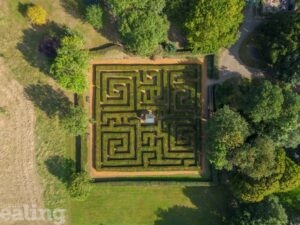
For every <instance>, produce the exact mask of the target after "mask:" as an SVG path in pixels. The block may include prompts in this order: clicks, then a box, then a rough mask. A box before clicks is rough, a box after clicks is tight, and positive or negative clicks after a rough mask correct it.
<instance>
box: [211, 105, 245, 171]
mask: <svg viewBox="0 0 300 225" xmlns="http://www.w3.org/2000/svg"><path fill="white" fill-rule="evenodd" d="M249 134H250V131H249V127H248V124H247V122H246V121H245V120H244V119H243V118H242V117H241V115H240V114H239V113H237V112H234V111H232V110H231V109H230V108H229V107H228V106H224V107H223V108H221V109H219V110H218V111H217V112H216V113H215V115H214V116H213V117H212V118H211V119H210V120H209V121H208V122H207V124H206V136H207V153H208V156H209V160H210V162H211V163H212V164H213V165H214V166H215V167H216V168H217V169H222V168H225V167H228V165H229V162H228V159H227V156H228V155H229V152H230V151H231V150H232V149H234V148H237V147H240V146H241V145H242V144H243V143H244V141H245V139H246V138H247V136H248V135H249Z"/></svg>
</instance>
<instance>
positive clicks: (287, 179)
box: [280, 157, 300, 192]
mask: <svg viewBox="0 0 300 225" xmlns="http://www.w3.org/2000/svg"><path fill="white" fill-rule="evenodd" d="M297 187H300V166H299V165H297V164H296V163H294V162H293V161H292V160H291V159H290V158H288V157H286V160H285V171H284V174H283V176H282V178H281V180H280V188H281V190H282V191H284V192H287V191H290V190H293V189H295V188H297Z"/></svg>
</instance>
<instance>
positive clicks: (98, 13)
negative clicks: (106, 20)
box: [85, 5, 103, 30]
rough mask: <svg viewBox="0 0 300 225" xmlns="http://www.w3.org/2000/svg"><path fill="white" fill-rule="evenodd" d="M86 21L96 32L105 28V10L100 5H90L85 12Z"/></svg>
mask: <svg viewBox="0 0 300 225" xmlns="http://www.w3.org/2000/svg"><path fill="white" fill-rule="evenodd" d="M85 19H86V21H87V22H88V23H89V24H91V25H92V26H93V27H94V28H95V29H96V30H100V29H101V28H102V27H103V10H102V8H101V7H100V5H89V6H88V7H87V8H86V11H85Z"/></svg>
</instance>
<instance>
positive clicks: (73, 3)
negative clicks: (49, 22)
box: [60, 0, 85, 19]
mask: <svg viewBox="0 0 300 225" xmlns="http://www.w3.org/2000/svg"><path fill="white" fill-rule="evenodd" d="M60 4H61V6H62V7H63V8H64V9H65V11H66V12H67V13H69V14H70V15H72V16H73V17H75V18H79V19H82V18H83V15H84V12H85V0H60Z"/></svg>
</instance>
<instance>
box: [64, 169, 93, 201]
mask: <svg viewBox="0 0 300 225" xmlns="http://www.w3.org/2000/svg"><path fill="white" fill-rule="evenodd" d="M91 190H92V183H91V179H90V177H89V176H88V174H87V173H86V172H80V173H75V174H73V177H72V181H71V183H70V185H69V186H68V192H69V194H70V196H71V198H73V199H75V200H77V201H84V200H86V199H87V197H88V196H89V195H90V192H91Z"/></svg>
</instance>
